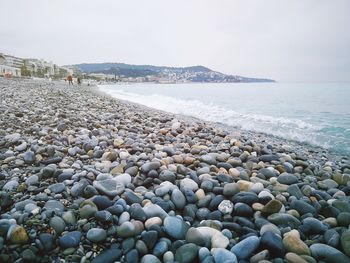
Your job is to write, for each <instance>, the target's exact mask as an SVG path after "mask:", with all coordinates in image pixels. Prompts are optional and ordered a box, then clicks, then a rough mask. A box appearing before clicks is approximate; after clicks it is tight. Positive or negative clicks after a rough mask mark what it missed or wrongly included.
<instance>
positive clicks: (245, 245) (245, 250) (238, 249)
mask: <svg viewBox="0 0 350 263" xmlns="http://www.w3.org/2000/svg"><path fill="white" fill-rule="evenodd" d="M259 244H260V240H259V238H258V237H257V236H250V237H247V238H245V239H243V240H242V241H240V242H239V243H237V244H236V245H234V246H233V247H232V248H231V252H232V253H234V254H235V255H236V256H237V258H238V259H247V258H249V256H250V255H252V254H253V253H254V251H255V250H256V249H257V248H258V246H259Z"/></svg>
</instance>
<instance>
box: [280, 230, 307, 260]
mask: <svg viewBox="0 0 350 263" xmlns="http://www.w3.org/2000/svg"><path fill="white" fill-rule="evenodd" d="M283 245H284V247H285V249H286V251H288V252H293V253H296V254H298V255H310V250H309V247H308V246H307V245H306V244H305V243H304V242H303V241H302V240H301V239H300V234H299V232H298V231H297V230H295V229H293V230H291V231H289V232H288V233H285V234H284V237H283Z"/></svg>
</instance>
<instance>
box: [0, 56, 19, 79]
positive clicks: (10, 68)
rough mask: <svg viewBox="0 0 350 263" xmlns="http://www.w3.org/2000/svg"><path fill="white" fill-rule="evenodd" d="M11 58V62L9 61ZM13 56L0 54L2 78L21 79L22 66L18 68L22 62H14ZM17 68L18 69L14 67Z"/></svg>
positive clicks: (0, 73) (0, 74)
mask: <svg viewBox="0 0 350 263" xmlns="http://www.w3.org/2000/svg"><path fill="white" fill-rule="evenodd" d="M8 58H9V60H8ZM13 58H15V57H12V56H6V55H3V54H0V76H6V77H12V76H14V77H20V76H21V68H20V67H21V66H20V67H19V68H18V67H17V66H19V65H20V64H19V63H20V62H19V61H18V60H14V59H13ZM14 66H16V67H14Z"/></svg>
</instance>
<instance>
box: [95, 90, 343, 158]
mask: <svg viewBox="0 0 350 263" xmlns="http://www.w3.org/2000/svg"><path fill="white" fill-rule="evenodd" d="M100 89H101V90H102V91H103V92H105V93H108V94H110V95H111V96H113V97H115V98H118V99H122V100H127V101H131V102H135V103H139V104H142V105H145V106H148V107H151V108H155V109H158V110H163V111H166V112H170V113H174V114H181V115H187V116H191V117H195V118H198V119H201V120H204V121H209V122H216V123H222V124H225V125H229V126H232V127H237V128H239V129H242V130H246V131H254V132H260V133H265V134H270V135H273V136H277V137H281V138H284V139H288V140H294V141H298V142H304V143H308V144H311V145H315V146H320V147H323V148H328V149H338V148H339V147H343V148H344V141H343V140H342V138H341V136H340V137H339V134H338V135H333V134H330V133H329V132H326V133H325V132H324V131H325V130H327V129H326V127H324V126H321V125H316V124H311V123H309V122H306V121H304V120H301V119H293V118H287V117H276V116H269V115H261V114H252V113H241V112H237V111H235V110H232V109H228V108H225V107H223V106H221V105H218V103H204V102H202V101H200V100H197V99H190V100H187V99H179V98H175V97H170V96H165V95H161V94H149V95H142V94H138V93H132V92H128V91H124V90H123V89H120V88H118V90H116V89H113V88H110V87H103V86H101V87H100ZM345 150H346V151H347V150H350V149H345Z"/></svg>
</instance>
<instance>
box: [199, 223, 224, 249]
mask: <svg viewBox="0 0 350 263" xmlns="http://www.w3.org/2000/svg"><path fill="white" fill-rule="evenodd" d="M196 229H197V231H199V233H200V234H201V235H202V236H204V238H205V239H206V240H208V241H209V240H210V243H211V246H212V248H226V247H227V246H228V245H229V243H230V241H229V239H228V238H227V237H226V236H225V235H224V234H223V233H221V232H220V231H219V230H217V229H215V228H212V227H207V226H200V227H197V228H196ZM208 241H206V243H207V242H208Z"/></svg>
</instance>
